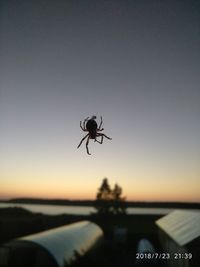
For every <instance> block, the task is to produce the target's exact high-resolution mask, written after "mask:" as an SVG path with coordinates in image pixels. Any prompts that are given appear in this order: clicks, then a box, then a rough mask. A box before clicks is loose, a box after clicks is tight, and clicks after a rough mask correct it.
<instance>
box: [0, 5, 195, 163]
mask: <svg viewBox="0 0 200 267" xmlns="http://www.w3.org/2000/svg"><path fill="white" fill-rule="evenodd" d="M0 9H1V10H0V69H1V81H0V86H1V89H0V114H1V115H0V120H1V126H0V129H1V132H2V138H1V141H0V142H1V145H2V146H3V148H4V149H3V151H4V152H3V153H5V154H6V155H7V156H6V157H8V158H9V156H10V157H13V156H12V153H11V151H12V150H13V149H14V155H18V153H19V154H20V153H21V152H19V151H20V148H22V147H23V146H25V147H26V149H27V147H28V148H29V152H30V153H31V149H34V146H35V145H38V146H39V145H40V146H41V150H42V149H44V146H45V148H46V147H48V146H52V145H54V146H55V147H56V146H62V145H63V143H65V142H69V143H70V142H72V143H73V146H72V147H71V146H70V145H69V151H72V150H73V149H74V147H75V146H76V143H77V142H78V141H79V138H81V134H82V133H81V132H80V129H79V128H78V127H79V121H80V120H82V119H84V118H85V117H87V116H91V115H97V116H98V117H99V116H100V115H103V118H104V119H105V125H106V126H105V128H106V129H107V128H108V133H107V132H106V133H107V134H108V135H109V134H111V135H112V137H113V136H114V138H113V143H112V144H113V147H115V148H116V146H118V145H119V149H124V148H128V147H129V148H128V151H127V157H131V152H132V151H134V150H135V149H136V150H137V151H139V150H140V149H141V150H143V152H144V153H145V152H146V148H147V147H149V150H150V151H152V149H155V150H159V149H162V153H161V154H162V157H163V159H165V156H166V159H167V158H168V157H170V155H172V154H174V153H173V152H175V154H176V156H177V157H178V156H180V155H183V154H187V153H188V155H192V156H193V157H194V158H195V159H196V160H197V156H198V159H199V153H198V148H199V146H200V144H199V130H200V124H199V102H200V90H199V82H200V78H199V70H200V52H199V51H200V50H199V45H200V4H199V2H198V1H178V0H175V1H156V0H153V1H149V0H136V1H114V0H113V1H104V0H102V1H60V0H59V1H53V0H51V1H47V0H41V1H32V0H26V1H25V0H19V1H14V0H11V1H1V4H0ZM65 138H66V139H67V140H68V141H64V140H65ZM59 142H60V143H59ZM176 146H177V147H176ZM26 149H25V151H26ZM173 149H174V151H173ZM147 150H148V149H147ZM170 150H171V151H170ZM179 150H180V151H179ZM8 151H10V152H8ZM38 151H39V148H38ZM12 152H13V151H12ZM24 153H25V152H24ZM113 153H114V152H113ZM179 153H180V155H179ZM22 157H23V156H22ZM55 157H56V154H55ZM123 160H126V159H123Z"/></svg>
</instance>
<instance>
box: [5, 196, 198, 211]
mask: <svg viewBox="0 0 200 267" xmlns="http://www.w3.org/2000/svg"><path fill="white" fill-rule="evenodd" d="M0 202H1V203H19V204H41V205H59V206H89V207H92V206H95V203H96V201H95V200H68V199H43V198H13V199H9V200H0ZM125 203H126V204H125V205H126V207H127V208H128V207H141V208H143V207H144V208H179V209H200V203H196V202H141V201H125Z"/></svg>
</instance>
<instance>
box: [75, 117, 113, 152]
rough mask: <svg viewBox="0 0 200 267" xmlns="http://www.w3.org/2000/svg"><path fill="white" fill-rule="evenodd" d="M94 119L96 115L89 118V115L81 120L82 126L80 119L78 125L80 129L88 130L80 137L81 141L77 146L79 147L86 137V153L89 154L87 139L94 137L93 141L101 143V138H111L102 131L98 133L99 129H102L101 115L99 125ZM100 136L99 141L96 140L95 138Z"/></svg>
mask: <svg viewBox="0 0 200 267" xmlns="http://www.w3.org/2000/svg"><path fill="white" fill-rule="evenodd" d="M95 119H96V116H92V117H91V119H89V117H87V118H86V119H85V120H84V121H83V126H82V122H81V121H80V127H81V129H82V130H83V131H84V132H88V134H86V136H84V137H83V138H82V139H81V142H80V144H79V145H78V146H77V148H79V147H80V146H81V144H82V143H83V141H84V140H85V139H86V138H87V141H86V150H87V153H88V154H89V155H91V154H90V152H89V149H88V144H89V140H90V139H94V141H95V142H98V143H99V144H102V143H103V138H104V137H106V138H107V139H110V140H111V139H112V138H110V137H108V136H107V135H105V134H103V133H99V132H101V131H103V130H104V129H103V128H101V126H102V123H103V120H102V117H101V122H100V124H99V127H98V125H97V123H96V121H95ZM99 136H101V141H98V140H97V137H99Z"/></svg>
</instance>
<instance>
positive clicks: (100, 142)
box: [95, 135, 103, 144]
mask: <svg viewBox="0 0 200 267" xmlns="http://www.w3.org/2000/svg"><path fill="white" fill-rule="evenodd" d="M97 136H98V135H97ZM95 142H97V143H99V144H102V143H103V136H101V141H99V140H97V139H96V138H95Z"/></svg>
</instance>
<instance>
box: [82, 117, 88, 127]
mask: <svg viewBox="0 0 200 267" xmlns="http://www.w3.org/2000/svg"><path fill="white" fill-rule="evenodd" d="M88 119H89V117H87V118H86V119H85V120H84V121H83V128H84V129H86V126H85V123H86V121H88Z"/></svg>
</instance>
